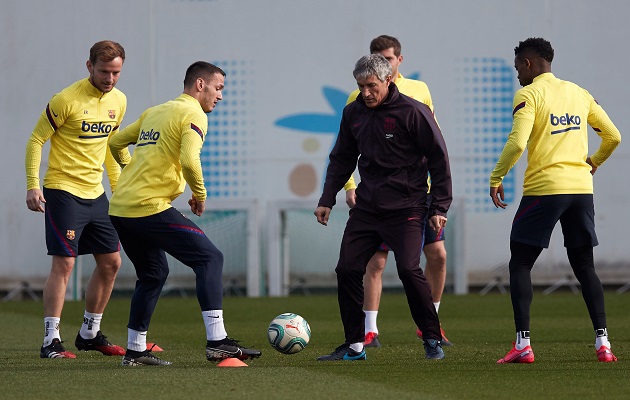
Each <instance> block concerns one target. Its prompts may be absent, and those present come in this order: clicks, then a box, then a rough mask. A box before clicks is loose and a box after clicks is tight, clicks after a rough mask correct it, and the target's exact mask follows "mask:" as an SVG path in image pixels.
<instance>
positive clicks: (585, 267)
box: [490, 38, 621, 364]
mask: <svg viewBox="0 0 630 400" xmlns="http://www.w3.org/2000/svg"><path fill="white" fill-rule="evenodd" d="M514 54H515V58H514V67H515V68H516V71H517V72H518V81H519V83H520V84H521V86H523V88H522V89H520V90H518V91H517V92H516V94H515V95H514V110H513V111H512V115H513V122H512V132H511V133H510V135H509V136H508V139H507V143H506V144H505V147H504V148H503V152H502V153H501V156H500V157H499V160H498V161H497V164H496V167H495V168H494V170H493V171H492V174H491V175H490V197H491V198H492V201H493V203H494V205H495V206H496V207H500V208H505V207H506V205H507V204H505V203H504V202H503V200H504V192H503V184H502V183H501V182H502V180H503V178H504V177H505V175H506V174H507V173H508V171H509V170H510V169H511V168H512V167H513V166H514V164H516V162H517V161H518V159H519V158H520V157H521V155H522V154H523V152H524V151H525V149H527V169H526V170H525V179H524V181H523V198H522V199H521V203H520V205H519V208H518V210H517V211H516V216H515V217H514V221H513V223H512V233H511V235H510V251H511V258H510V263H509V269H510V290H511V297H512V307H513V310H514V323H515V325H516V342H515V343H514V347H513V348H512V349H511V350H510V351H509V352H508V353H507V354H506V355H505V357H503V358H501V359H500V360H498V361H497V363H498V364H504V363H533V362H534V352H533V350H532V347H531V345H530V336H529V333H530V331H529V326H530V325H529V322H530V306H531V302H532V298H533V290H532V282H531V270H532V267H533V266H534V263H535V262H536V259H537V258H538V256H539V255H540V253H541V252H542V250H543V248H547V247H549V240H550V238H551V233H552V231H553V229H554V227H555V225H556V224H557V222H558V221H560V225H561V226H562V233H563V236H564V246H565V247H566V249H567V255H568V258H569V263H570V264H571V268H572V269H573V273H574V274H575V276H576V278H577V279H578V281H579V282H580V285H581V286H582V296H583V297H584V302H585V303H586V307H587V308H588V312H589V315H590V317H591V321H592V323H593V329H594V330H595V350H596V353H597V358H598V360H599V361H601V362H612V361H617V357H615V355H614V354H613V353H612V351H611V350H610V347H611V346H610V342H609V340H608V331H607V326H606V310H605V307H604V291H603V288H602V284H601V282H600V280H599V277H598V276H597V273H596V272H595V266H594V261H593V247H594V246H597V244H598V242H597V236H596V235H595V218H594V217H595V211H594V205H593V174H595V171H597V168H598V167H599V166H600V165H602V163H604V161H606V159H607V158H608V157H609V156H610V155H611V154H612V152H613V151H614V150H615V148H616V147H617V145H618V144H619V143H620V141H621V135H620V133H619V130H617V128H616V127H615V125H614V124H613V123H612V121H611V120H610V118H609V117H608V115H607V114H606V112H605V111H604V110H603V108H602V107H601V106H600V105H599V104H598V103H597V102H596V101H595V99H594V98H593V96H591V94H590V93H589V92H587V91H586V90H584V89H582V88H581V87H579V86H578V85H576V84H574V83H572V82H568V81H563V80H560V79H558V78H556V77H555V76H554V75H553V74H552V73H551V62H552V61H553V56H554V51H553V48H552V47H551V43H549V42H548V41H547V40H545V39H542V38H529V39H527V40H525V41H522V42H520V43H519V45H518V46H517V47H516V48H515V49H514ZM588 125H590V126H591V127H592V128H593V129H594V130H595V132H596V133H597V134H598V135H599V136H600V138H601V144H600V146H599V148H598V149H597V151H595V153H593V154H592V155H591V156H590V157H588V156H587V155H588Z"/></svg>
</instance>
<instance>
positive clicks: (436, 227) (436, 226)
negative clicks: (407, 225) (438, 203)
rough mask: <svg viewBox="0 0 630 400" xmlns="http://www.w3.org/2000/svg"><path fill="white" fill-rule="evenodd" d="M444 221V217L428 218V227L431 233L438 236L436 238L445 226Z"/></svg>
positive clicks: (445, 219)
mask: <svg viewBox="0 0 630 400" xmlns="http://www.w3.org/2000/svg"><path fill="white" fill-rule="evenodd" d="M446 221H447V218H446V217H445V216H442V215H434V216H432V217H431V218H429V227H431V229H432V230H433V232H435V233H436V234H438V235H437V236H438V237H439V236H440V235H439V232H440V230H442V229H443V228H444V227H445V226H446Z"/></svg>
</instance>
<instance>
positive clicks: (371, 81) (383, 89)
mask: <svg viewBox="0 0 630 400" xmlns="http://www.w3.org/2000/svg"><path fill="white" fill-rule="evenodd" d="M391 80H392V76H391V75H388V76H387V78H386V79H385V82H381V81H379V80H378V78H377V77H376V75H370V76H368V77H367V78H365V79H357V86H359V91H360V92H361V96H362V97H363V100H364V101H365V105H366V106H368V107H369V108H375V107H378V106H379V105H380V104H381V103H382V102H383V101H384V100H385V98H386V97H387V94H388V93H389V83H390V82H391Z"/></svg>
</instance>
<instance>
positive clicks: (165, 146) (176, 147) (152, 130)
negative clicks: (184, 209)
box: [109, 94, 208, 218]
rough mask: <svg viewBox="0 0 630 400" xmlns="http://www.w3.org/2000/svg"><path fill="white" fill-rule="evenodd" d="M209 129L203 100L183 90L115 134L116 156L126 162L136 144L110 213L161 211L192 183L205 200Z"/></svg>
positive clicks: (139, 214)
mask: <svg viewBox="0 0 630 400" xmlns="http://www.w3.org/2000/svg"><path fill="white" fill-rule="evenodd" d="M207 128H208V116H207V115H206V114H205V113H204V112H203V109H202V108H201V105H200V104H199V102H198V101H197V100H196V99H195V98H193V97H191V96H189V95H187V94H182V95H181V96H179V97H178V98H176V99H174V100H171V101H168V102H166V103H163V104H160V105H158V106H155V107H152V108H149V109H148V110H146V111H145V112H143V113H142V115H141V116H140V118H139V119H138V120H137V121H135V122H134V123H132V124H131V125H129V126H128V127H126V128H125V129H123V130H122V131H120V132H118V133H117V134H115V135H114V136H113V137H112V138H111V140H110V142H109V147H110V149H111V151H112V155H113V156H114V158H115V159H116V160H118V161H122V158H121V153H122V152H123V151H124V149H126V148H127V146H128V145H130V144H135V145H136V146H135V148H134V151H133V155H132V157H131V161H130V162H129V164H128V165H126V166H125V167H124V168H123V171H122V173H121V174H120V179H119V182H118V188H117V189H116V192H115V193H114V195H113V196H112V199H111V200H110V203H109V214H110V215H114V216H118V217H129V218H137V217H146V216H149V215H154V214H157V213H160V212H162V211H164V210H166V209H168V208H169V207H171V202H172V201H173V200H175V199H176V198H177V197H178V196H179V195H180V194H182V192H183V191H184V189H185V187H186V183H188V185H189V186H190V188H191V189H192V192H193V194H194V195H195V197H196V198H197V199H198V200H202V201H205V200H206V188H205V186H204V182H203V172H202V169H201V159H200V153H201V147H202V146H203V141H204V139H205V137H206V130H207ZM121 164H123V165H124V163H121Z"/></svg>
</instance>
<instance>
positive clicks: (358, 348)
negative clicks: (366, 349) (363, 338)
mask: <svg viewBox="0 0 630 400" xmlns="http://www.w3.org/2000/svg"><path fill="white" fill-rule="evenodd" d="M350 348H351V349H352V350H354V351H356V352H358V353H360V352H362V351H363V342H357V343H352V344H351V345H350Z"/></svg>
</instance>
